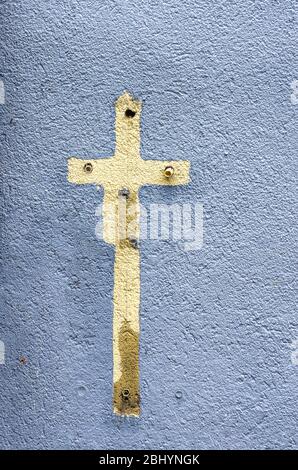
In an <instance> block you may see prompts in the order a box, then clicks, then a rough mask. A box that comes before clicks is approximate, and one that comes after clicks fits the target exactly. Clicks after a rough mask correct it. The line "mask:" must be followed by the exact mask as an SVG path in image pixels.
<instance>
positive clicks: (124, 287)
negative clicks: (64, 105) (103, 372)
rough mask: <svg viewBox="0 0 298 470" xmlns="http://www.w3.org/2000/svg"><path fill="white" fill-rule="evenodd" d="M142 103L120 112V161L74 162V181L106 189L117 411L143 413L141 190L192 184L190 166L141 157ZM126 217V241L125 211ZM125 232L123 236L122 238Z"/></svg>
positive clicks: (119, 107)
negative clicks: (111, 248)
mask: <svg viewBox="0 0 298 470" xmlns="http://www.w3.org/2000/svg"><path fill="white" fill-rule="evenodd" d="M141 108H142V104H141V102H140V101H136V100H134V99H133V98H132V97H131V96H130V95H129V94H128V93H124V94H123V95H122V96H120V97H119V98H118V100H117V101H116V105H115V110H116V124H115V127H116V149H115V154H114V156H112V157H110V158H102V159H99V160H97V159H96V160H94V159H90V160H81V159H77V158H70V159H69V160H68V180H69V181H70V182H72V183H76V184H95V185H101V186H103V188H104V201H103V238H104V240H105V241H106V242H108V243H112V244H113V245H115V266H114V275H115V277H114V318H113V363H114V367H113V381H114V412H115V413H117V414H120V415H134V416H139V414H140V387H139V331H140V326H139V304H140V253H139V248H138V238H139V196H138V192H139V189H140V187H142V186H144V185H149V184H154V185H155V184H157V185H167V186H172V185H178V184H186V183H188V181H189V162H188V161H160V160H143V159H142V158H141V155H140V118H141ZM123 205H124V211H125V214H126V217H125V219H124V220H125V227H124V234H125V235H124V237H123V227H122V229H121V228H120V225H121V223H123V217H120V213H121V211H122V210H123ZM111 207H114V208H115V210H116V213H117V214H118V216H117V223H118V227H117V228H118V230H116V231H113V230H111V217H110V213H109V211H110V209H111ZM121 233H122V235H121Z"/></svg>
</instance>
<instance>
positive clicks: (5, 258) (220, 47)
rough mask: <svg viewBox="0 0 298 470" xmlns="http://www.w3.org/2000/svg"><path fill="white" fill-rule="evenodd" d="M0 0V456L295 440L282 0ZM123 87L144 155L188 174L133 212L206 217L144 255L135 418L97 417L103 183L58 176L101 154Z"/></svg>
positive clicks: (102, 363)
mask: <svg viewBox="0 0 298 470" xmlns="http://www.w3.org/2000/svg"><path fill="white" fill-rule="evenodd" d="M0 5H1V10H0V12H1V19H0V22H1V35H0V39H1V43H2V56H1V67H0V74H1V75H0V78H1V79H2V80H3V82H4V85H5V91H6V100H5V104H4V105H2V104H1V105H0V114H1V158H2V171H3V173H2V189H3V193H2V211H1V222H2V243H1V254H2V271H1V289H2V306H1V311H0V320H1V322H0V325H1V328H0V340H2V341H3V342H4V343H5V348H6V357H5V365H0V381H1V383H0V385H1V405H0V420H1V421H0V423H1V425H0V446H1V448H6V449H7V448H147V449H150V448H175V447H176V448H178V449H183V448H233V449H236V448H295V447H297V373H298V366H297V365H295V364H293V362H291V351H292V350H291V347H290V345H291V342H292V341H293V340H296V339H297V338H298V329H297V312H296V311H295V309H296V305H295V290H294V287H295V284H294V281H295V276H294V269H295V223H296V221H295V212H294V207H295V206H294V203H295V195H296V194H295V191H296V189H295V179H294V170H295V168H294V165H295V160H296V159H297V111H298V106H295V105H293V104H292V103H291V100H290V94H291V88H290V86H291V82H292V80H294V79H296V78H298V77H297V73H298V72H297V60H296V59H297V54H296V52H297V51H296V49H297V14H296V12H295V11H294V5H295V2H294V1H290V0H280V1H273V0H271V1H268V0H267V1H266V0H262V1H261V0H260V1H249V0H247V1H245V2H243V1H240V0H237V1H232V0H230V1H210V0H208V1H207V0H206V1H202V0H200V1H194V0H192V1H181V0H167V1H166V0H165V1H163V2H161V1H159V0H156V1H136V0H135V1H126V0H110V1H107V0H106V1H104V0H101V1H100V2H99V1H95V0H85V1H78V0H67V1H66V0H59V1H58V0H57V1H56V0H53V1H47V2H40V1H37V0H22V1H14V0H9V1H8V0H7V1H5V0H2V1H1V2H0ZM295 73H296V75H295ZM125 89H128V90H130V91H131V92H133V93H134V94H135V95H136V96H137V97H138V98H140V99H142V100H143V113H142V156H143V158H145V159H155V158H158V159H163V158H164V159H167V158H171V159H187V160H190V161H191V165H192V168H191V177H192V182H191V184H190V185H189V186H187V187H183V186H182V187H175V188H171V189H170V188H168V187H166V188H164V187H155V188H154V187H149V188H144V189H142V191H141V201H142V202H143V203H144V204H149V203H150V202H168V203H170V202H202V203H203V204H204V213H205V219H204V222H205V230H204V236H205V238H204V247H203V249H202V250H201V251H194V252H185V251H184V250H183V249H181V247H179V245H178V244H177V243H175V242H150V241H145V242H143V243H142V248H141V250H142V251H141V289H142V297H141V355H140V360H141V388H142V417H141V418H140V419H139V420H137V419H133V418H132V419H121V418H119V417H115V416H113V415H112V412H111V408H112V407H111V399H112V289H113V253H114V251H113V247H111V246H110V245H107V244H106V243H104V242H101V241H99V240H97V239H96V237H95V234H94V229H95V225H96V223H97V221H98V217H96V216H95V209H96V207H97V205H98V204H99V203H101V202H102V190H99V191H98V190H96V188H95V187H92V186H81V187H79V186H78V187H75V186H74V185H70V184H69V183H68V182H67V158H68V157H69V156H71V155H76V156H78V157H81V158H84V157H87V158H88V157H90V158H97V157H100V156H108V155H112V154H113V151H114V100H115V99H116V98H117V96H118V95H120V94H121V93H122V92H123V91H124V90H125ZM177 392H181V393H177ZM181 395H182V397H181ZM177 397H180V398H177Z"/></svg>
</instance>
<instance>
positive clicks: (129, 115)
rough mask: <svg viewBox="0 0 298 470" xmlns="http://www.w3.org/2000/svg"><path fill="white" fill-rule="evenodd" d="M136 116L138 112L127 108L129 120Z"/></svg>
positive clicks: (126, 113)
mask: <svg viewBox="0 0 298 470" xmlns="http://www.w3.org/2000/svg"><path fill="white" fill-rule="evenodd" d="M135 115H136V112H135V111H133V110H132V109H129V108H127V110H126V111H125V116H126V117H127V118H133V117H134V116H135Z"/></svg>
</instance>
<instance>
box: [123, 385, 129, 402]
mask: <svg viewBox="0 0 298 470" xmlns="http://www.w3.org/2000/svg"><path fill="white" fill-rule="evenodd" d="M129 396H130V393H129V390H128V389H127V388H125V389H124V390H122V398H123V399H124V400H128V399H129Z"/></svg>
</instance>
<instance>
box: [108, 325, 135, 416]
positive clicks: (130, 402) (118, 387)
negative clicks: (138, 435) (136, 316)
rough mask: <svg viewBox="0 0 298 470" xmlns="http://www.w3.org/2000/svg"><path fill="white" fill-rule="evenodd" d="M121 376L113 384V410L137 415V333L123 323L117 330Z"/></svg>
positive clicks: (123, 413) (121, 413)
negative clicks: (118, 330)
mask: <svg viewBox="0 0 298 470" xmlns="http://www.w3.org/2000/svg"><path fill="white" fill-rule="evenodd" d="M119 352H120V358H121V377H120V379H119V380H118V381H117V382H115V384H114V412H115V413H117V414H120V415H126V416H139V414H140V390H139V334H138V333H136V332H135V331H134V330H132V329H131V328H130V327H129V324H128V323H126V324H124V325H123V326H122V327H121V329H120V332H119Z"/></svg>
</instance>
